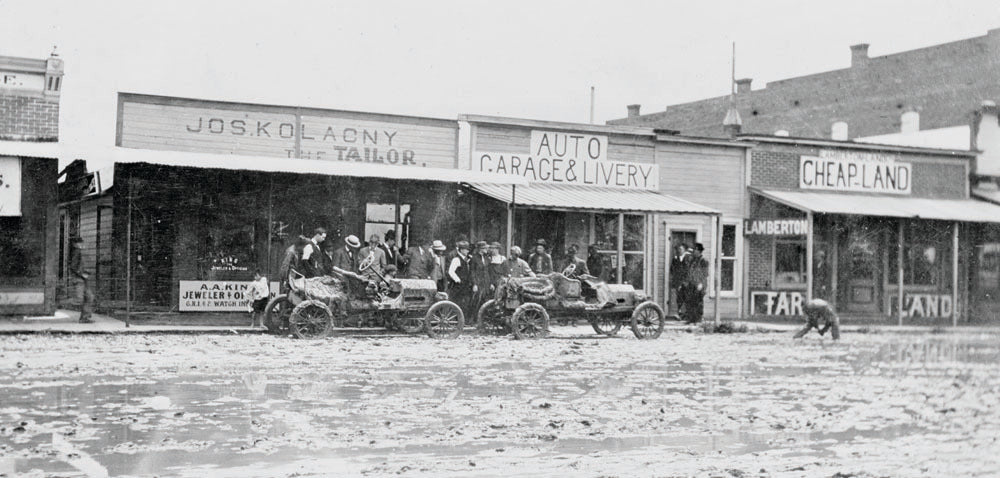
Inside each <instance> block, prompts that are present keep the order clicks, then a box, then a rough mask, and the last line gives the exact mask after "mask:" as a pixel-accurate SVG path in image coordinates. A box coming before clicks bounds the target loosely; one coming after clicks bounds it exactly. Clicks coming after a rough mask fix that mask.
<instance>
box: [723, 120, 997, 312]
mask: <svg viewBox="0 0 1000 478" xmlns="http://www.w3.org/2000/svg"><path fill="white" fill-rule="evenodd" d="M740 139H742V140H745V141H750V142H753V143H754V149H753V151H752V152H751V166H750V177H749V186H750V187H749V194H750V213H749V217H748V218H747V220H746V222H745V224H744V234H745V242H746V248H745V250H746V254H745V264H746V269H747V288H746V295H747V297H746V301H747V304H748V309H747V310H748V312H749V314H750V315H752V316H757V317H761V316H767V317H781V316H785V317H790V316H800V315H801V314H802V304H803V303H804V302H805V301H807V300H809V299H810V298H813V297H817V298H822V299H825V300H827V301H829V302H831V303H832V304H833V305H834V306H835V308H836V309H837V310H838V312H840V314H841V317H842V318H844V319H845V320H860V321H867V322H871V323H892V324H934V325H952V324H961V323H970V322H975V321H978V320H979V318H978V316H977V315H974V314H970V313H969V311H970V310H975V308H976V306H977V305H976V304H977V301H976V299H975V296H976V288H977V283H976V281H975V280H973V278H974V277H975V276H976V271H977V268H978V267H979V266H978V265H977V264H978V263H979V262H981V261H982V259H981V258H977V257H976V256H975V254H973V252H972V251H975V250H978V249H977V244H978V243H980V242H982V240H983V239H982V238H983V234H984V232H983V230H984V228H989V227H990V226H989V225H990V224H997V223H1000V207H998V206H996V205H993V204H989V203H986V202H983V201H978V200H975V199H971V198H970V195H969V182H968V178H969V171H970V164H971V161H972V160H973V159H974V157H975V154H976V153H975V152H971V151H953V150H941V149H926V148H913V147H901V146H884V145H873V144H858V143H852V142H847V141H830V140H813V139H801V138H789V137H775V136H742V137H741V138H740Z"/></svg>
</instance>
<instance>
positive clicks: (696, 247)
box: [694, 242, 705, 251]
mask: <svg viewBox="0 0 1000 478" xmlns="http://www.w3.org/2000/svg"><path fill="white" fill-rule="evenodd" d="M694 248H695V249H697V250H698V251H704V250H705V246H704V245H703V244H702V243H700V242H696V243H694Z"/></svg>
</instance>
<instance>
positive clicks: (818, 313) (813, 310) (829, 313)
mask: <svg viewBox="0 0 1000 478" xmlns="http://www.w3.org/2000/svg"><path fill="white" fill-rule="evenodd" d="M802 312H804V313H805V314H806V320H807V321H808V322H807V323H806V326H805V328H803V329H802V330H800V331H799V332H798V333H796V334H795V337H794V338H796V339H797V338H800V337H802V336H804V335H806V334H807V333H809V330H810V329H812V328H813V327H816V330H818V331H819V334H820V335H823V334H825V333H826V331H827V330H831V329H832V331H831V333H830V335H831V336H833V340H840V317H837V313H836V312H834V311H833V307H832V306H831V305H830V304H829V303H828V302H827V301H825V300H823V299H813V300H810V301H809V302H806V303H805V305H803V306H802ZM820 319H823V328H822V329H821V328H819V321H820Z"/></svg>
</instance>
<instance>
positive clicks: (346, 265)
mask: <svg viewBox="0 0 1000 478" xmlns="http://www.w3.org/2000/svg"><path fill="white" fill-rule="evenodd" d="M344 243H345V245H344V246H343V247H338V248H337V250H335V251H333V266H334V267H336V268H338V269H342V270H345V271H348V272H357V271H358V249H359V248H361V241H359V240H358V236H355V235H354V234H351V235H350V236H347V237H345V238H344Z"/></svg>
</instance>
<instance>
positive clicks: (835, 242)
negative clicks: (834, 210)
mask: <svg viewBox="0 0 1000 478" xmlns="http://www.w3.org/2000/svg"><path fill="white" fill-rule="evenodd" d="M839 227H840V226H839V223H838V224H837V225H836V226H835V227H833V228H832V229H833V231H832V234H833V236H832V237H831V238H830V252H829V254H830V297H828V299H829V301H830V304H832V305H833V310H837V295H838V294H837V282H839V281H840V265H839V264H840V229H839Z"/></svg>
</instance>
